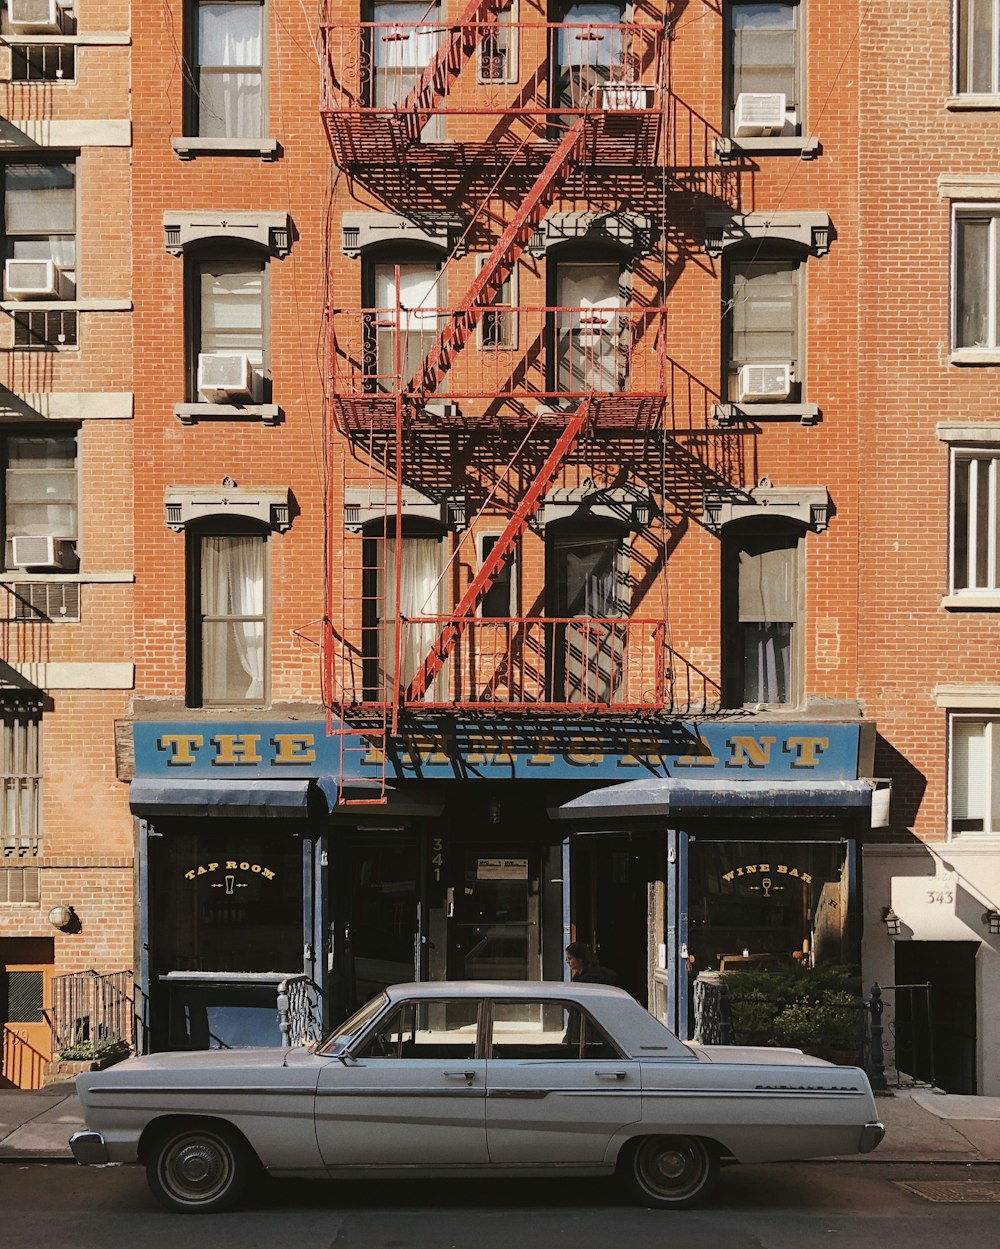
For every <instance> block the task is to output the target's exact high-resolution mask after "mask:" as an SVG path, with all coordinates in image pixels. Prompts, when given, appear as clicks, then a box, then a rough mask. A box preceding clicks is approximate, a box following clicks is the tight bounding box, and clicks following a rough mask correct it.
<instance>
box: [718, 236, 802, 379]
mask: <svg viewBox="0 0 1000 1249" xmlns="http://www.w3.org/2000/svg"><path fill="white" fill-rule="evenodd" d="M801 283H802V270H801V265H800V263H799V261H798V259H796V258H794V257H790V256H788V257H786V256H775V255H765V254H760V249H758V252H757V253H755V254H754V255H753V256H750V257H747V258H741V257H739V256H730V257H727V259H726V265H725V270H724V291H725V295H724V298H725V303H724V305H723V330H724V334H725V339H726V341H725V344H724V347H725V357H724V358H725V362H726V376H725V378H724V379H723V393H724V395H725V396H726V397H727V399H728V400H729V401H730V402H732V403H748V402H772V403H786V402H791V403H798V402H801V399H802V381H801V374H802V366H801V359H800V357H801V346H800V340H801V336H802V328H801V307H800V305H801V303H802V299H801ZM760 366H765V367H763V368H762V367H760ZM766 366H774V367H772V368H767V367H766Z"/></svg>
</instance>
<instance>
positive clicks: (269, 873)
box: [261, 867, 274, 880]
mask: <svg viewBox="0 0 1000 1249" xmlns="http://www.w3.org/2000/svg"><path fill="white" fill-rule="evenodd" d="M261 875H262V876H264V877H265V878H266V879H267V880H274V872H272V871H271V869H270V868H269V867H265V868H264V870H263V871H262V872H261Z"/></svg>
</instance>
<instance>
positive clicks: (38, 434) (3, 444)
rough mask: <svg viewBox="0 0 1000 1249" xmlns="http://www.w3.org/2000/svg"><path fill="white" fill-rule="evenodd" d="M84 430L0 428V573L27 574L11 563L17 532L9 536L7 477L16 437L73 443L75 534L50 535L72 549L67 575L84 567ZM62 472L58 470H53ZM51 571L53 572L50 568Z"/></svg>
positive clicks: (64, 567) (65, 568)
mask: <svg viewBox="0 0 1000 1249" xmlns="http://www.w3.org/2000/svg"><path fill="white" fill-rule="evenodd" d="M80 434H81V427H80V426H79V425H75V424H72V423H67V428H66V429H58V430H53V428H52V426H51V423H49V424H48V425H39V424H25V425H9V426H0V530H2V532H0V537H2V540H3V543H2V546H0V571H5V572H14V571H16V572H23V569H22V568H21V566H20V565H14V564H11V565H8V564H7V554H8V552H7V543H8V541H9V538H10V536H12V535H13V534H14V533H15V532H16V530H15V529H13V528H11V529H10V535H8V528H9V525H8V514H9V504H8V500H7V488H8V482H7V474H8V471H12V472H13V471H17V470H11V469H10V468H9V456H10V452H9V443H10V441H11V439H15V438H26V439H32V438H41V439H44V440H46V441H49V442H59V443H64V442H72V444H73V474H74V478H75V482H76V490H75V498H74V500H73V503H72V506H73V510H74V517H75V526H74V528H75V533H73V534H52V535H50V536H52V537H55V538H59V539H60V540H61V541H63V542H64V543H66V544H68V545H69V546H70V548H71V549H70V550H69V551H68V552H67V553H66V555H65V559H66V563H65V564H64V565H62V566H61V571H63V572H67V573H75V572H78V571H79V568H80V541H81V520H82V493H81V482H80V458H81V446H80V443H81V439H80ZM53 471H58V470H53ZM46 571H47V572H51V571H52V570H51V569H46Z"/></svg>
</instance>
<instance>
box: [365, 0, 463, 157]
mask: <svg viewBox="0 0 1000 1249" xmlns="http://www.w3.org/2000/svg"><path fill="white" fill-rule="evenodd" d="M369 12H370V14H371V18H370V20H371V22H372V25H371V26H370V27H369V28H368V32H367V34H368V38H369V39H370V41H371V51H370V64H371V66H372V72H373V81H372V84H371V91H370V97H371V103H372V104H373V105H374V106H375V107H376V108H386V107H392V106H394V105H397V104H402V103H403V101H404V100H405V99H406V97H407V96H408V95H409V93H410V92H411V91H412V90H413V88H414V87H415V86H416V84H417V83H418V82H419V80H420V75H421V73H422V72H423V71H424V70H425V69H426V68H427V66H428V65H429V64H430V63H431V61H432V60H433V59H434V57H435V56H436V55H437V51H438V48H439V47H440V44H441V35H442V32H443V29H444V28H443V27H442V25H441V9H440V6H439V5H438V4H437V3H435V2H434V0H388V3H382V0H375V3H373V4H372V5H371V6H370V8H369ZM443 134H444V116H443V114H441V113H438V114H435V115H434V116H432V117H431V118H430V120H429V121H428V122H427V124H426V125H425V126H424V130H423V137H424V139H425V140H429V141H434V140H437V139H441V138H442V137H443Z"/></svg>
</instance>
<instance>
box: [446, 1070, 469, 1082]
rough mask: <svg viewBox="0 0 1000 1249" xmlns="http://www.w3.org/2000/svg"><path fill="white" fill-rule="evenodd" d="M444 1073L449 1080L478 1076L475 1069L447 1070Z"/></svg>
mask: <svg viewBox="0 0 1000 1249" xmlns="http://www.w3.org/2000/svg"><path fill="white" fill-rule="evenodd" d="M444 1074H445V1075H446V1076H447V1077H448V1079H449V1080H474V1079H475V1077H476V1073H475V1072H474V1071H446V1072H445V1073H444Z"/></svg>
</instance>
